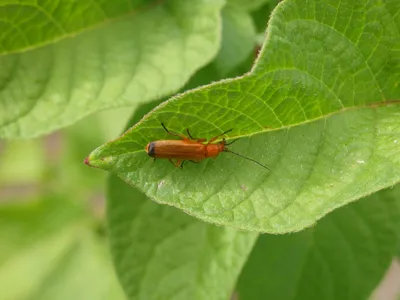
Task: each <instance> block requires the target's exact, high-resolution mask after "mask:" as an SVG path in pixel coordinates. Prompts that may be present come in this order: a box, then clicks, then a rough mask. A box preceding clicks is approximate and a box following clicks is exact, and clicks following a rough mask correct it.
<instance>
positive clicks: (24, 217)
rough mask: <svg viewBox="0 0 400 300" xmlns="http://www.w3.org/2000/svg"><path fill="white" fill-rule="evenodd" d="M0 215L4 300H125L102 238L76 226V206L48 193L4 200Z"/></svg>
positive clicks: (78, 213) (80, 215)
mask: <svg viewBox="0 0 400 300" xmlns="http://www.w3.org/2000/svg"><path fill="white" fill-rule="evenodd" d="M14 201H15V200H14ZM0 215H1V217H0V239H1V241H2V243H1V246H0V289H1V294H2V299H4V300H8V299H9V300H14V299H32V300H33V299H41V300H42V299H60V300H61V299H78V298H79V299H124V297H123V294H122V291H121V290H120V287H119V285H118V283H117V281H116V279H115V277H114V273H113V270H112V268H111V265H110V264H109V259H108V253H107V249H106V247H105V244H104V241H103V239H104V237H103V238H102V237H99V236H95V235H93V233H92V232H91V231H89V230H87V229H86V230H82V227H81V226H79V224H80V223H81V222H85V217H84V216H85V214H84V213H83V211H82V210H81V209H80V207H77V206H75V205H73V204H72V203H70V202H68V201H67V200H65V199H62V198H59V197H56V196H51V197H50V196H49V197H47V198H44V199H38V200H33V201H30V202H29V203H28V204H27V203H25V202H22V203H14V204H11V203H9V204H7V205H6V204H3V205H2V206H0ZM16 282H18V284H17V285H16V284H15V283H16ZM16 287H18V288H16Z"/></svg>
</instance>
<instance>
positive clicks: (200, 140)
mask: <svg viewBox="0 0 400 300" xmlns="http://www.w3.org/2000/svg"><path fill="white" fill-rule="evenodd" d="M186 132H187V134H188V136H189V137H190V139H192V140H195V141H196V142H199V143H203V142H205V141H207V139H204V138H194V137H192V135H191V134H190V132H189V128H186Z"/></svg>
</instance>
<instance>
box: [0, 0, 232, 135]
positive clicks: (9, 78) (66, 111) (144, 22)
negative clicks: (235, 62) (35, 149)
mask: <svg viewBox="0 0 400 300" xmlns="http://www.w3.org/2000/svg"><path fill="white" fill-rule="evenodd" d="M118 2H120V1H118ZM130 2H131V3H132V5H133V7H136V4H135V3H139V2H142V1H130ZM130 2H126V3H125V4H124V5H123V6H119V5H118V3H115V4H108V2H107V3H106V2H105V1H102V2H101V3H99V2H98V1H90V4H88V2H86V1H76V3H75V4H74V5H72V4H71V1H68V0H63V1H58V2H57V4H58V5H56V4H55V3H50V2H49V3H48V4H46V5H45V7H44V6H43V7H40V5H39V4H32V3H31V2H30V1H29V4H28V3H20V4H15V3H14V2H13V3H12V5H11V4H9V5H7V6H4V7H3V8H2V9H3V14H4V11H5V12H8V10H9V11H10V12H11V14H10V15H9V18H10V19H9V22H8V23H9V24H10V26H13V25H14V30H18V28H20V27H21V26H22V25H21V26H19V25H18V24H19V23H21V22H23V20H26V21H27V23H26V24H25V23H23V26H26V27H27V28H26V29H24V30H23V29H22V28H20V33H19V34H21V35H24V36H25V35H29V37H27V39H28V40H29V41H31V40H32V42H29V43H30V44H32V45H31V48H32V49H29V50H26V51H24V52H21V53H10V54H3V55H2V56H0V137H4V138H19V137H31V136H37V135H39V134H43V133H47V132H50V131H52V130H54V129H57V128H60V127H62V126H66V125H69V124H72V123H73V122H75V121H76V120H78V119H80V118H82V117H84V116H86V115H88V114H90V113H92V112H95V111H98V110H101V109H105V108H110V107H119V106H126V105H136V104H138V103H144V102H147V101H150V100H154V99H156V98H158V97H160V96H163V95H167V94H170V93H172V92H176V91H177V90H178V89H179V88H181V87H182V86H183V85H184V84H185V82H186V81H187V80H188V79H189V77H190V76H191V75H192V74H193V73H194V72H195V71H196V70H197V69H198V68H200V67H201V66H203V65H205V64H206V63H208V62H209V61H210V60H211V59H212V58H213V56H215V54H216V53H217V50H218V47H219V42H220V31H221V17H220V11H221V9H222V7H223V4H224V1H223V0H218V1H211V2H210V1H207V0H195V1H190V2H189V1H186V0H173V1H162V2H158V3H154V4H153V5H150V6H149V7H148V9H142V10H139V11H138V12H137V13H130V12H133V11H135V10H132V8H130V7H129V6H128V4H130ZM32 6H33V8H34V9H36V12H35V13H32V14H29V16H30V17H32V18H31V19H30V18H29V17H28V19H27V16H28V13H27V11H26V10H29V7H32ZM13 7H15V9H14V8H13ZM95 7H96V8H95ZM40 8H42V10H40ZM56 8H58V9H59V10H57V9H56ZM52 9H53V10H54V11H53V13H52V14H49V13H48V16H47V18H42V17H39V15H42V14H46V12H48V11H49V10H52ZM83 12H87V13H85V14H84V16H85V22H83V19H82V15H83ZM0 16H1V11H0ZM106 16H107V18H106ZM108 16H110V17H111V20H109V17H108ZM118 16H119V18H116V17H118ZM86 18H87V19H86ZM3 19H4V17H3ZM46 20H47V21H46ZM46 22H52V26H45V25H46V24H47V23H46ZM66 22H67V23H68V22H71V24H70V27H68V26H69V25H68V24H66ZM94 24H101V25H102V26H95V27H93V28H92V27H91V26H92V25H94ZM64 27H68V28H70V29H68V30H64V31H62V30H60V31H57V30H58V29H60V28H64ZM89 27H90V28H89ZM56 29H57V30H56ZM6 31H7V32H6V33H2V34H0V38H3V39H6V40H7V41H5V43H6V45H4V47H5V50H9V51H11V50H12V49H14V48H18V49H22V48H23V47H25V46H26V45H25V44H20V43H13V42H12V41H9V39H11V38H9V36H10V34H12V33H11V31H10V30H6ZM8 32H10V33H8ZM79 32H80V33H79ZM78 33H79V34H78ZM30 35H34V36H35V39H33V38H31V37H30ZM69 35H74V36H71V37H70V38H65V39H62V40H59V41H58V42H55V43H52V44H48V45H46V46H43V47H38V45H40V44H42V43H46V42H49V41H52V40H54V39H61V38H62V37H66V36H69ZM75 35H76V36H75ZM21 43H22V42H21Z"/></svg>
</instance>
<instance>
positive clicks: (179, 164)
mask: <svg viewBox="0 0 400 300" xmlns="http://www.w3.org/2000/svg"><path fill="white" fill-rule="evenodd" d="M168 160H169V161H170V162H171V164H173V165H174V166H175V167H177V168H182V166H183V162H184V161H182V160H180V159H178V160H177V161H176V162H174V161H173V160H172V159H168Z"/></svg>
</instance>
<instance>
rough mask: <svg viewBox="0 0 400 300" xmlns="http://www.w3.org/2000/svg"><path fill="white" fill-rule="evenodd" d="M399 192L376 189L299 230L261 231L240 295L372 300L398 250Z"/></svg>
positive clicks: (248, 298)
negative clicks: (373, 292)
mask: <svg viewBox="0 0 400 300" xmlns="http://www.w3.org/2000/svg"><path fill="white" fill-rule="evenodd" d="M399 192H400V185H397V186H396V187H395V188H394V189H393V190H385V191H382V192H379V193H376V194H374V195H372V196H369V197H367V198H365V199H362V200H360V201H359V202H357V203H354V204H351V205H348V206H346V207H342V208H340V209H338V210H336V211H335V212H333V213H332V214H330V215H329V216H327V217H325V218H324V219H323V220H321V222H320V223H318V225H316V226H315V227H313V228H310V229H307V230H305V231H302V232H299V233H295V234H291V235H283V236H272V235H260V237H259V239H258V241H257V243H256V246H255V247H254V250H253V252H252V254H251V255H250V257H249V260H248V261H247V263H246V265H245V267H244V269H243V273H242V274H241V277H240V279H239V282H238V294H239V299H246V300H253V299H254V300H255V299H257V300H258V299H280V300H293V299H307V300H314V299H316V300H319V299H332V300H333V299H338V300H342V299H369V296H370V294H371V292H372V291H373V290H374V289H375V288H376V286H377V285H378V283H379V282H380V281H381V279H382V277H383V275H384V274H385V272H386V271H387V268H388V267H389V265H390V263H391V261H392V259H393V257H394V255H395V254H396V250H397V241H396V235H397V231H398V228H399V225H400V224H399V220H400V210H399V208H398V205H397V203H396V202H398V199H399V197H398V195H399Z"/></svg>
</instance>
